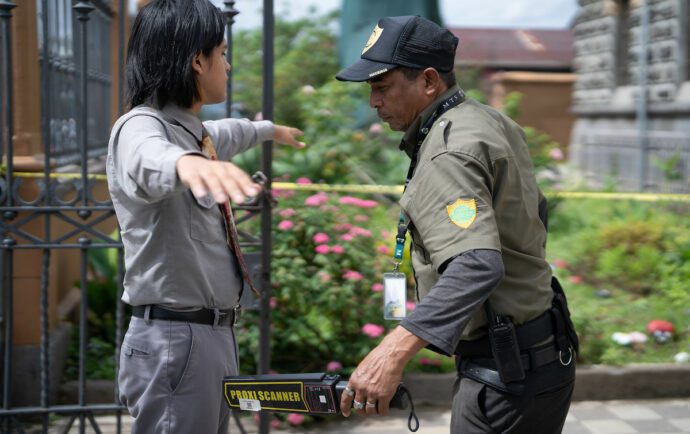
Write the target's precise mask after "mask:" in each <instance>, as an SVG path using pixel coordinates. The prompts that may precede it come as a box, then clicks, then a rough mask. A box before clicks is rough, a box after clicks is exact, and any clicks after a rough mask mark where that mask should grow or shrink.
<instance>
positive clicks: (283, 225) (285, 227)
mask: <svg viewBox="0 0 690 434" xmlns="http://www.w3.org/2000/svg"><path fill="white" fill-rule="evenodd" d="M294 226H295V224H294V223H293V222H291V221H290V220H283V221H281V222H280V223H278V229H280V230H281V231H289V230H290V229H292V228H293V227H294Z"/></svg>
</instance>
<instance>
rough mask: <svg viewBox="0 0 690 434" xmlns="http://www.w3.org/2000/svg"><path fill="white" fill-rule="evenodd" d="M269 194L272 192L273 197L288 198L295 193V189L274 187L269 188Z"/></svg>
mask: <svg viewBox="0 0 690 434" xmlns="http://www.w3.org/2000/svg"><path fill="white" fill-rule="evenodd" d="M271 194H273V197H275V198H281V197H285V198H288V197H292V196H294V195H295V190H281V189H279V188H274V189H273V190H271Z"/></svg>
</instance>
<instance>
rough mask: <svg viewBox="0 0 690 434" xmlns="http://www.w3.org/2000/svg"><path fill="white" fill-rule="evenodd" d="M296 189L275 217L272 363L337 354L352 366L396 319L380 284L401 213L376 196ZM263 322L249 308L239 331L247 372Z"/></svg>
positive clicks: (309, 364) (303, 366) (293, 365)
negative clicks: (387, 312)
mask: <svg viewBox="0 0 690 434" xmlns="http://www.w3.org/2000/svg"><path fill="white" fill-rule="evenodd" d="M289 193H291V192H282V193H279V195H280V196H283V197H281V198H280V206H279V207H278V208H276V209H275V214H274V220H273V237H274V240H273V246H274V250H273V264H272V270H271V272H272V274H271V276H272V294H273V297H272V298H271V306H272V313H271V319H272V339H271V361H272V362H271V364H272V366H273V367H274V369H276V370H278V371H280V372H310V371H311V372H314V371H325V370H326V369H327V367H328V364H329V362H338V364H339V365H340V366H341V368H339V369H337V371H339V372H344V373H347V372H349V371H351V370H352V369H353V368H355V367H356V366H357V364H358V363H359V362H360V361H361V359H362V358H363V357H364V356H365V355H366V354H367V353H368V352H369V351H370V350H371V349H372V348H373V347H374V346H375V345H376V344H377V343H378V342H379V341H380V339H381V337H382V336H383V335H384V334H385V333H386V332H387V331H388V330H389V329H390V328H391V327H394V326H395V325H397V322H390V321H386V322H384V320H383V300H382V293H381V292H380V289H381V288H380V287H379V285H380V282H381V281H382V274H383V272H385V271H388V270H389V269H390V267H391V266H392V264H391V259H390V254H389V253H388V252H389V251H390V249H391V247H392V245H393V244H394V240H393V235H391V234H390V233H389V232H387V231H390V230H391V229H392V228H394V227H395V223H396V220H395V216H392V215H390V213H389V212H387V210H386V209H384V208H385V207H382V206H379V205H378V203H377V202H375V201H373V200H371V199H361V198H354V197H352V196H343V195H339V194H336V193H328V194H326V193H316V194H311V195H308V194H305V193H298V194H294V195H292V196H291V197H285V196H286V195H289ZM409 295H410V296H411V295H412V294H409ZM257 324H258V315H257V313H256V312H250V313H249V314H248V315H245V317H244V318H243V322H242V330H240V331H239V332H238V339H239V346H240V353H241V365H242V370H243V371H244V372H254V368H255V362H256V360H255V357H256V355H257V353H258V350H257V344H258V339H257V336H256V334H255V333H251V332H248V331H251V330H256V328H257V327H256V326H257Z"/></svg>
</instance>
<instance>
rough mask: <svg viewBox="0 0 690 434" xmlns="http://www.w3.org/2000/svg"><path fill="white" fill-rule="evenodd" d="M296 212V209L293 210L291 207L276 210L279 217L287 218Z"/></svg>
mask: <svg viewBox="0 0 690 434" xmlns="http://www.w3.org/2000/svg"><path fill="white" fill-rule="evenodd" d="M295 214H297V211H295V210H294V209H292V208H286V209H282V210H280V211H279V212H278V215H279V216H281V217H285V218H289V217H292V216H293V215H295Z"/></svg>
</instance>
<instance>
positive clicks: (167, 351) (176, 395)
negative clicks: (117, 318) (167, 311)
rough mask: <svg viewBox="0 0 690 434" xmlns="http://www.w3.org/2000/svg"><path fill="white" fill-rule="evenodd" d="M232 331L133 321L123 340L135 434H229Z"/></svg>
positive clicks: (124, 389)
mask: <svg viewBox="0 0 690 434" xmlns="http://www.w3.org/2000/svg"><path fill="white" fill-rule="evenodd" d="M236 349H237V347H236V344H235V336H234V334H233V330H232V328H230V327H215V328H214V327H212V326H210V325H201V324H192V323H186V322H179V321H164V320H152V321H150V323H148V324H147V323H146V321H145V320H143V319H141V318H136V317H132V319H131V321H130V323H129V328H128V330H127V334H126V335H125V338H124V340H123V342H122V352H121V354H120V372H119V375H118V385H119V388H120V400H121V401H122V403H123V404H124V405H126V406H127V409H128V410H129V413H130V415H131V416H132V417H133V418H134V421H133V424H132V433H133V434H144V433H146V434H190V433H204V434H216V433H217V434H227V432H228V426H229V423H230V411H229V409H228V406H227V404H226V403H225V400H224V398H223V386H222V383H223V377H224V376H226V375H237V373H238V366H237V355H236V354H237V351H236Z"/></svg>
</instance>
